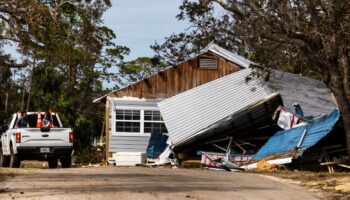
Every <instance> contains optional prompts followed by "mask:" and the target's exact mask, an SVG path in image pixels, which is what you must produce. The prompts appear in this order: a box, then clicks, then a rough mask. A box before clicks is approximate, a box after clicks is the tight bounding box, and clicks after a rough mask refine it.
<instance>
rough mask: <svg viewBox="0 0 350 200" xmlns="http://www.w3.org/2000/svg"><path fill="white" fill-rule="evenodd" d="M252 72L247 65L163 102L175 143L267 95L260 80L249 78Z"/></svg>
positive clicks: (164, 112) (162, 108) (167, 125)
mask: <svg viewBox="0 0 350 200" xmlns="http://www.w3.org/2000/svg"><path fill="white" fill-rule="evenodd" d="M250 73H251V70H250V69H244V70H241V71H239V72H236V73H233V74H231V75H228V76H225V77H223V78H220V79H217V80H214V81H211V82H209V83H207V84H204V85H201V86H199V87H197V88H194V89H191V90H188V91H186V92H183V93H181V94H179V95H176V96H174V97H172V98H169V99H166V100H164V101H161V102H159V103H158V106H159V109H160V111H161V114H162V116H163V119H164V122H165V125H166V127H167V129H168V131H169V137H170V139H171V140H172V142H173V144H175V145H177V144H181V142H184V141H185V140H187V139H189V138H191V137H193V136H194V135H195V134H196V133H197V132H199V131H201V130H203V129H205V128H207V127H208V126H210V125H212V124H214V123H215V122H218V121H219V120H221V119H223V118H225V117H227V116H229V115H232V114H233V113H235V112H237V111H239V110H240V109H241V108H243V107H245V106H248V105H250V104H253V103H255V102H257V101H259V100H262V99H264V98H265V97H267V96H268V94H267V93H266V92H265V90H264V89H263V87H262V86H261V84H260V83H259V81H256V80H252V81H249V82H246V77H247V76H248V75H249V74H250Z"/></svg>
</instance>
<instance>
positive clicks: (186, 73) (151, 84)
mask: <svg viewBox="0 0 350 200" xmlns="http://www.w3.org/2000/svg"><path fill="white" fill-rule="evenodd" d="M200 58H211V59H216V60H218V69H200V68H199V59H200ZM238 70H240V67H238V66H237V65H235V64H234V63H232V62H230V61H228V60H226V59H225V58H222V57H220V56H217V55H214V54H213V53H211V52H208V53H205V54H202V55H200V56H197V57H195V58H193V59H191V60H188V61H186V62H183V63H180V64H178V65H176V66H174V67H171V68H169V69H167V70H164V71H162V72H159V73H157V74H155V75H153V76H150V77H148V78H146V79H144V80H141V81H139V82H137V83H135V84H132V85H130V86H127V87H125V88H122V89H120V90H118V91H117V92H116V94H115V95H116V96H117V97H123V96H130V97H138V98H145V99H156V98H163V99H164V98H169V97H172V96H175V95H177V94H179V93H182V92H184V91H187V90H189V89H192V88H194V87H197V86H200V85H202V84H205V83H208V82H210V81H213V80H215V79H218V78H221V77H223V76H226V75H228V74H231V73H233V72H236V71H238Z"/></svg>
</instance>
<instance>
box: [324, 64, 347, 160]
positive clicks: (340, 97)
mask: <svg viewBox="0 0 350 200" xmlns="http://www.w3.org/2000/svg"><path fill="white" fill-rule="evenodd" d="M333 69H335V70H331V71H330V72H331V74H330V75H331V82H330V84H329V88H330V89H331V91H332V92H333V94H334V96H335V99H336V101H337V104H338V107H339V110H340V114H341V118H342V120H343V125H344V131H345V136H346V145H347V151H348V155H349V156H350V102H349V101H348V99H349V98H347V95H346V90H345V89H344V84H343V78H344V77H342V76H341V74H340V73H337V72H339V71H338V70H336V69H337V68H333Z"/></svg>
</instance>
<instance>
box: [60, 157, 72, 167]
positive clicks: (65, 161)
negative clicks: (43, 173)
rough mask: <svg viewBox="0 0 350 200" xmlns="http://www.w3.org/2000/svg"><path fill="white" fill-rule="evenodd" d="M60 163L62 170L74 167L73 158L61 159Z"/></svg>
mask: <svg viewBox="0 0 350 200" xmlns="http://www.w3.org/2000/svg"><path fill="white" fill-rule="evenodd" d="M60 161H61V165H62V168H70V167H71V165H72V159H71V157H68V158H61V159H60Z"/></svg>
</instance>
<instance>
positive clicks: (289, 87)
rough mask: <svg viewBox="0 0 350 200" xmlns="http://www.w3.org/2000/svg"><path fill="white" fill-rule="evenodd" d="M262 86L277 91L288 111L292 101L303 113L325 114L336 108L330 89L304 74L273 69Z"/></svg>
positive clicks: (291, 108)
mask: <svg viewBox="0 0 350 200" xmlns="http://www.w3.org/2000/svg"><path fill="white" fill-rule="evenodd" d="M264 88H266V89H267V90H269V91H270V92H279V93H280V94H281V96H282V99H283V103H284V107H285V108H286V109H287V110H288V111H294V110H293V106H292V105H293V104H294V103H298V104H299V105H300V106H301V107H302V109H303V111H304V114H305V115H314V116H317V115H326V114H328V113H330V112H332V111H333V110H334V108H336V104H335V103H334V101H333V98H332V95H331V92H330V90H329V89H328V88H327V87H326V86H325V85H324V84H323V83H322V82H320V81H317V80H315V79H312V78H308V77H305V76H300V75H297V74H292V73H288V72H281V71H276V70H274V71H272V75H271V76H270V80H269V81H268V82H265V84H264Z"/></svg>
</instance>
